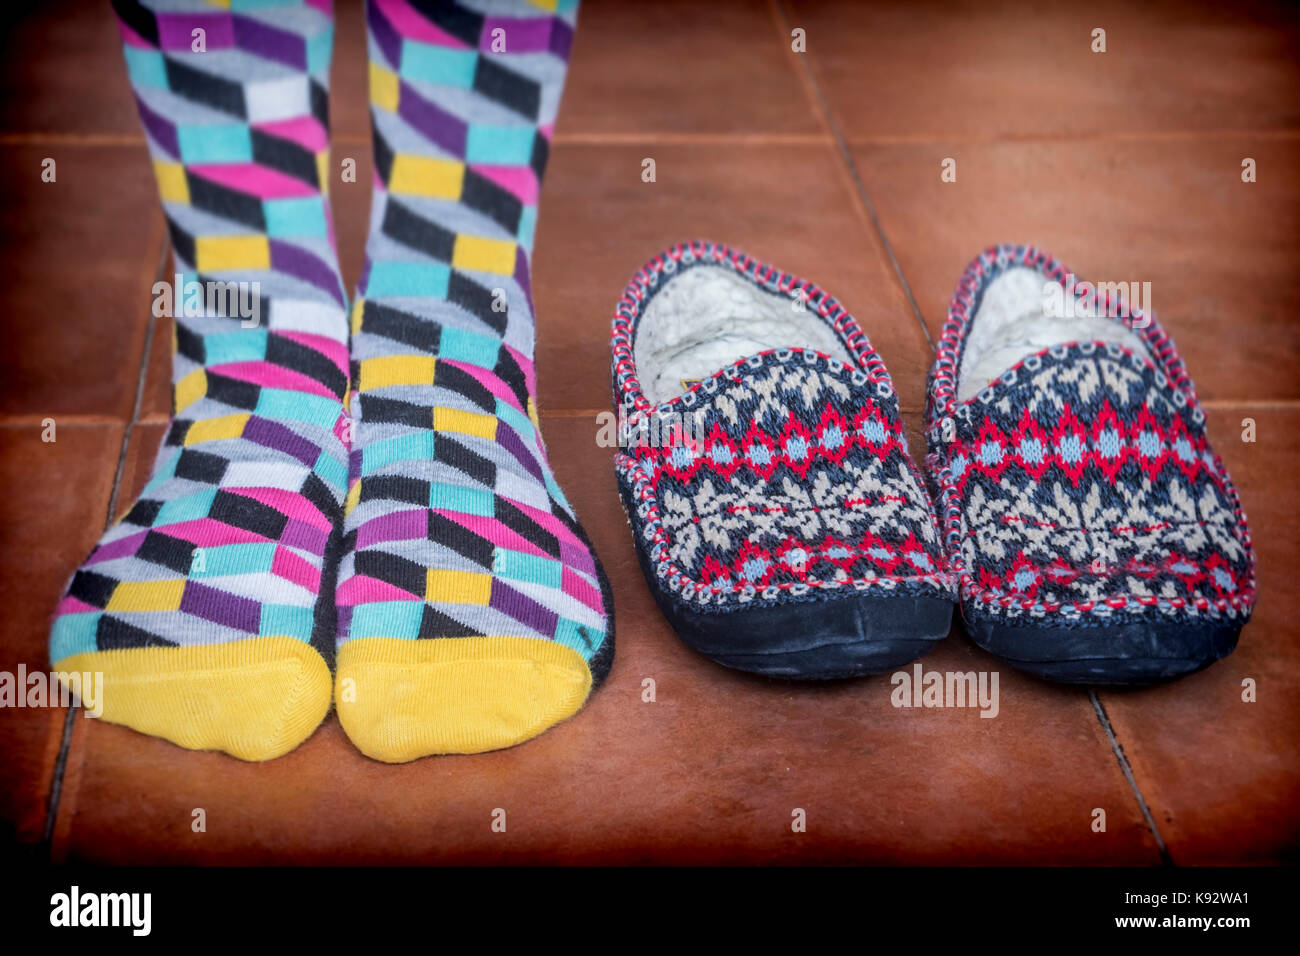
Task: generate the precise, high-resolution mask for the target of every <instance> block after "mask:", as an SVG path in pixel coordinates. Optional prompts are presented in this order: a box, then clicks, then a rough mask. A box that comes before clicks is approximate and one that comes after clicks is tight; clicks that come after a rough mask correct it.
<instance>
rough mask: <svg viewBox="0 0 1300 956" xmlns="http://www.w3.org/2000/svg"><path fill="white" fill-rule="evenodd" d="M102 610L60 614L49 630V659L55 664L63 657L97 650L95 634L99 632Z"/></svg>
mask: <svg viewBox="0 0 1300 956" xmlns="http://www.w3.org/2000/svg"><path fill="white" fill-rule="evenodd" d="M103 616H104V614H103V612H102V611H93V612H87V613H85V614H62V615H60V616H59V617H57V618H55V620H54V628H53V629H52V630H51V631H50V660H51V661H52V662H53V663H54V664H55V665H57V664H58V663H59V661H61V660H63V659H64V658H65V657H71V656H72V655H73V654H85V653H87V652H89V651H95V650H99V645H98V644H97V643H96V640H95V635H96V634H97V633H98V632H99V619H100V618H101V617H103Z"/></svg>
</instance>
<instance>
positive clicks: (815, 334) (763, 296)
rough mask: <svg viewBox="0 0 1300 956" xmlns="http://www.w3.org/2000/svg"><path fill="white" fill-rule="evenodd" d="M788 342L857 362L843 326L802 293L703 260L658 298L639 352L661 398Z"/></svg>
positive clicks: (650, 387)
mask: <svg viewBox="0 0 1300 956" xmlns="http://www.w3.org/2000/svg"><path fill="white" fill-rule="evenodd" d="M783 348H789V349H805V348H807V349H813V350H815V351H817V352H821V353H822V354H824V355H829V356H830V357H832V358H836V359H839V360H840V361H842V362H844V363H846V364H852V362H853V359H852V358H851V357H850V355H849V353H848V350H847V349H846V348H845V347H844V343H843V342H841V341H840V337H839V336H838V335H837V334H836V333H835V330H834V329H832V328H830V327H829V326H828V325H827V324H826V323H825V322H823V321H822V320H821V319H820V318H818V316H817V315H815V314H814V313H813V312H812V311H811V310H810V309H808V308H806V307H805V305H804V303H803V302H802V301H801V300H800V299H796V298H794V297H789V296H784V295H781V294H779V293H776V292H769V291H767V290H765V289H761V288H759V287H758V286H756V285H754V283H752V282H749V281H747V280H746V279H744V278H742V277H740V276H738V275H736V273H735V272H734V271H733V270H730V269H726V268H724V267H722V266H716V265H701V266H697V267H696V268H694V269H691V270H689V271H687V272H684V273H683V274H681V275H680V276H677V277H675V278H674V279H673V281H671V282H668V283H667V285H666V286H665V287H663V288H661V289H660V290H659V291H658V292H657V293H656V294H655V297H654V298H653V299H651V300H650V303H649V305H647V306H646V309H645V312H644V314H643V315H642V317H641V324H640V326H639V327H638V330H637V337H636V348H635V353H636V364H637V369H638V370H639V372H640V378H641V387H642V389H643V390H644V392H645V396H646V398H647V399H649V400H650V401H651V402H652V403H654V404H656V405H657V404H659V403H661V402H666V401H668V400H669V399H671V398H674V397H675V396H677V395H680V394H681V393H682V392H683V391H685V389H686V388H687V387H689V385H690V383H692V382H695V381H698V380H699V379H702V378H707V377H708V376H710V375H712V374H713V373H714V372H716V371H717V370H718V369H720V368H725V367H726V366H728V365H730V364H731V363H732V362H735V361H737V360H739V359H742V358H745V357H746V356H749V355H754V354H756V353H758V352H763V351H767V350H768V349H783Z"/></svg>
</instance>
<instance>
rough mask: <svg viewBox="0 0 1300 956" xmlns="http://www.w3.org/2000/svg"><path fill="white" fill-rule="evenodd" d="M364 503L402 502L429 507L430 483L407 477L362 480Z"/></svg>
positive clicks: (380, 477) (395, 476) (384, 476)
mask: <svg viewBox="0 0 1300 956" xmlns="http://www.w3.org/2000/svg"><path fill="white" fill-rule="evenodd" d="M361 500H362V501H401V502H404V503H406V504H408V505H422V506H424V507H426V508H427V507H428V506H429V483H428V482H427V481H424V480H422V479H420V478H408V477H406V476H405V475H372V476H370V477H369V478H362V479H361Z"/></svg>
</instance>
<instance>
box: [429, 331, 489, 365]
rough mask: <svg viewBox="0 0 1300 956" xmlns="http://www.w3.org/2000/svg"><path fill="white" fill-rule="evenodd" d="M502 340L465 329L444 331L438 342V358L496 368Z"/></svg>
mask: <svg viewBox="0 0 1300 956" xmlns="http://www.w3.org/2000/svg"><path fill="white" fill-rule="evenodd" d="M500 351H501V340H500V339H498V338H495V337H493V336H491V335H482V334H480V333H478V332H467V331H465V330H464V329H443V330H442V337H441V338H440V339H439V341H438V358H444V359H450V360H452V361H453V362H468V363H469V364H471V365H477V366H478V367H479V368H495V367H496V364H497V355H498V354H499V353H500Z"/></svg>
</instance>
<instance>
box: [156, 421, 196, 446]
mask: <svg viewBox="0 0 1300 956" xmlns="http://www.w3.org/2000/svg"><path fill="white" fill-rule="evenodd" d="M193 424H194V422H192V421H190V420H188V419H185V418H177V419H175V420H173V421H172V427H171V428H169V429H168V430H167V439H166V441H164V442H163V444H164V445H184V444H185V436H186V435H188V434H189V431H190V426H191V425H193Z"/></svg>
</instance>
